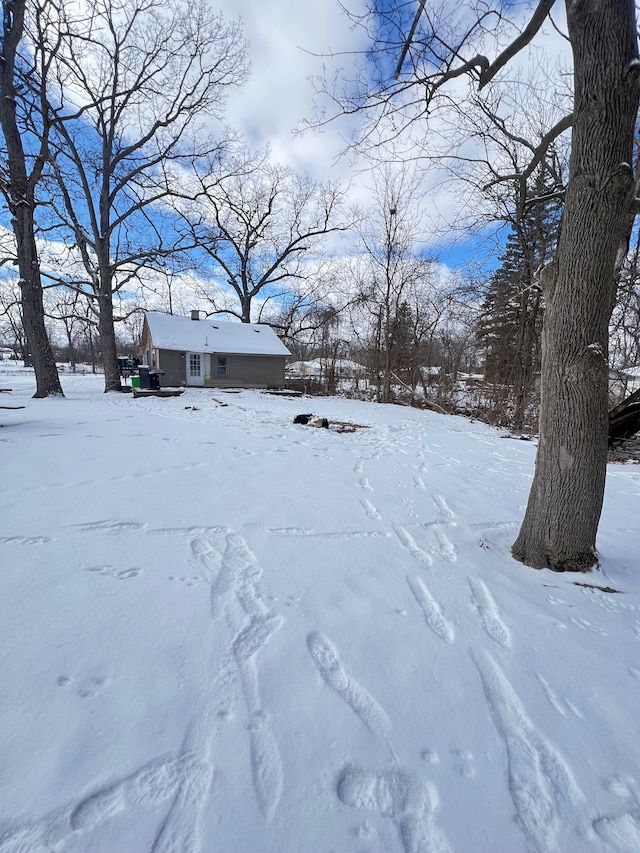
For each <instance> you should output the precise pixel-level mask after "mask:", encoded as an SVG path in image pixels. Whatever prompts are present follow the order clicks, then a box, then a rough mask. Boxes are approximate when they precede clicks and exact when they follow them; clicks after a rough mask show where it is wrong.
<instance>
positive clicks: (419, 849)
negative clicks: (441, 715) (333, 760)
mask: <svg viewBox="0 0 640 853" xmlns="http://www.w3.org/2000/svg"><path fill="white" fill-rule="evenodd" d="M337 794H338V797H339V799H340V800H341V801H342V802H343V803H344V804H345V805H347V806H351V807H352V808H357V809H368V810H369V811H373V812H379V813H380V814H381V815H383V816H384V817H388V818H391V820H393V822H394V823H395V825H396V829H397V830H398V835H399V836H400V840H401V842H402V846H403V848H404V851H405V853H448V851H449V850H450V848H449V845H448V843H447V840H446V838H445V836H444V835H443V834H442V832H441V830H440V829H439V828H438V826H437V825H436V822H435V818H434V812H435V808H436V806H437V794H436V791H435V788H434V787H433V785H432V784H430V783H427V782H425V781H424V780H423V779H422V778H421V777H420V776H419V775H418V774H417V773H415V772H414V771H412V770H406V769H403V768H399V769H392V770H385V771H382V772H378V773H368V772H366V771H364V770H361V769H359V768H356V767H347V768H345V769H344V770H343V771H342V773H341V774H340V778H339V779H338V784H337Z"/></svg>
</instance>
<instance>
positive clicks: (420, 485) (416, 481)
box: [413, 475, 426, 492]
mask: <svg viewBox="0 0 640 853" xmlns="http://www.w3.org/2000/svg"><path fill="white" fill-rule="evenodd" d="M413 485H414V486H415V487H416V489H417V490H418V491H419V492H424V490H425V488H426V486H425V484H424V480H423V479H422V477H418V476H417V475H416V476H414V478H413Z"/></svg>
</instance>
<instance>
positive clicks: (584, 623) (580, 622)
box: [569, 616, 609, 637]
mask: <svg viewBox="0 0 640 853" xmlns="http://www.w3.org/2000/svg"><path fill="white" fill-rule="evenodd" d="M569 622H571V624H572V625H576V626H577V627H578V628H582V630H583V631H589V632H590V633H591V634H597V635H598V636H599V637H608V636H609V635H608V634H607V632H606V631H605V630H604V629H603V628H598V627H597V625H592V624H591V622H589V620H588V619H583V618H582V617H580V618H579V619H575V618H574V617H573V616H570V617H569Z"/></svg>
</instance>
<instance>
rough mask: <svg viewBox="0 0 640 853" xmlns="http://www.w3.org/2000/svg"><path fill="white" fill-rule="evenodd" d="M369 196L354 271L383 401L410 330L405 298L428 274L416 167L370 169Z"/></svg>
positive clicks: (360, 228) (428, 264)
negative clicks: (355, 269) (423, 253)
mask: <svg viewBox="0 0 640 853" xmlns="http://www.w3.org/2000/svg"><path fill="white" fill-rule="evenodd" d="M373 197H374V202H373V205H372V207H371V209H370V210H369V211H368V212H367V215H366V216H362V217H361V225H360V227H359V229H358V232H359V236H360V241H361V245H362V254H361V257H360V263H359V264H358V267H359V269H358V270H357V276H358V278H359V285H358V289H359V303H360V305H361V309H362V311H363V312H364V313H366V314H367V315H368V323H367V325H368V327H369V329H370V340H371V343H372V355H373V357H374V363H373V364H372V365H371V366H372V368H373V372H374V375H375V377H376V382H377V387H378V399H379V401H380V402H383V403H387V402H389V401H390V400H391V385H392V381H393V374H394V372H395V371H397V370H398V369H399V366H400V364H399V362H400V359H401V350H402V348H403V344H404V345H405V348H406V344H407V340H406V339H407V336H408V335H409V334H410V330H409V328H408V325H407V324H411V322H412V321H411V318H410V317H409V313H410V310H411V309H409V307H408V299H409V297H410V294H411V292H412V291H413V292H415V288H416V285H417V282H419V281H424V280H425V278H428V275H429V267H430V263H429V260H428V259H426V258H425V257H423V256H422V254H421V253H420V251H419V242H420V238H421V237H422V233H421V227H422V224H421V220H422V207H421V203H420V202H421V199H420V178H419V175H418V174H417V173H416V171H415V170H414V169H411V168H410V167H408V166H402V167H399V168H398V167H394V166H391V165H388V166H386V167H384V168H382V169H381V170H379V171H377V172H374V183H373ZM408 312H409V313H408Z"/></svg>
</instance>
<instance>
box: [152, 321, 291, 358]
mask: <svg viewBox="0 0 640 853" xmlns="http://www.w3.org/2000/svg"><path fill="white" fill-rule="evenodd" d="M145 317H146V320H147V323H148V325H149V331H150V333H151V341H152V343H153V346H154V347H155V348H156V349H168V350H181V351H183V350H184V351H185V352H216V353H230V354H232V355H241V354H242V355H291V353H290V352H289V350H288V349H287V348H286V346H285V345H284V344H283V343H282V341H281V340H280V338H279V337H278V336H277V335H276V333H275V332H274V331H273V329H271V328H270V327H269V326H265V325H262V324H258V323H225V322H223V321H221V320H215V319H213V318H211V317H209V318H208V319H207V320H191V319H189V318H188V317H176V316H175V315H174V314H163V313H161V312H160V311H146V312H145Z"/></svg>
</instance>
